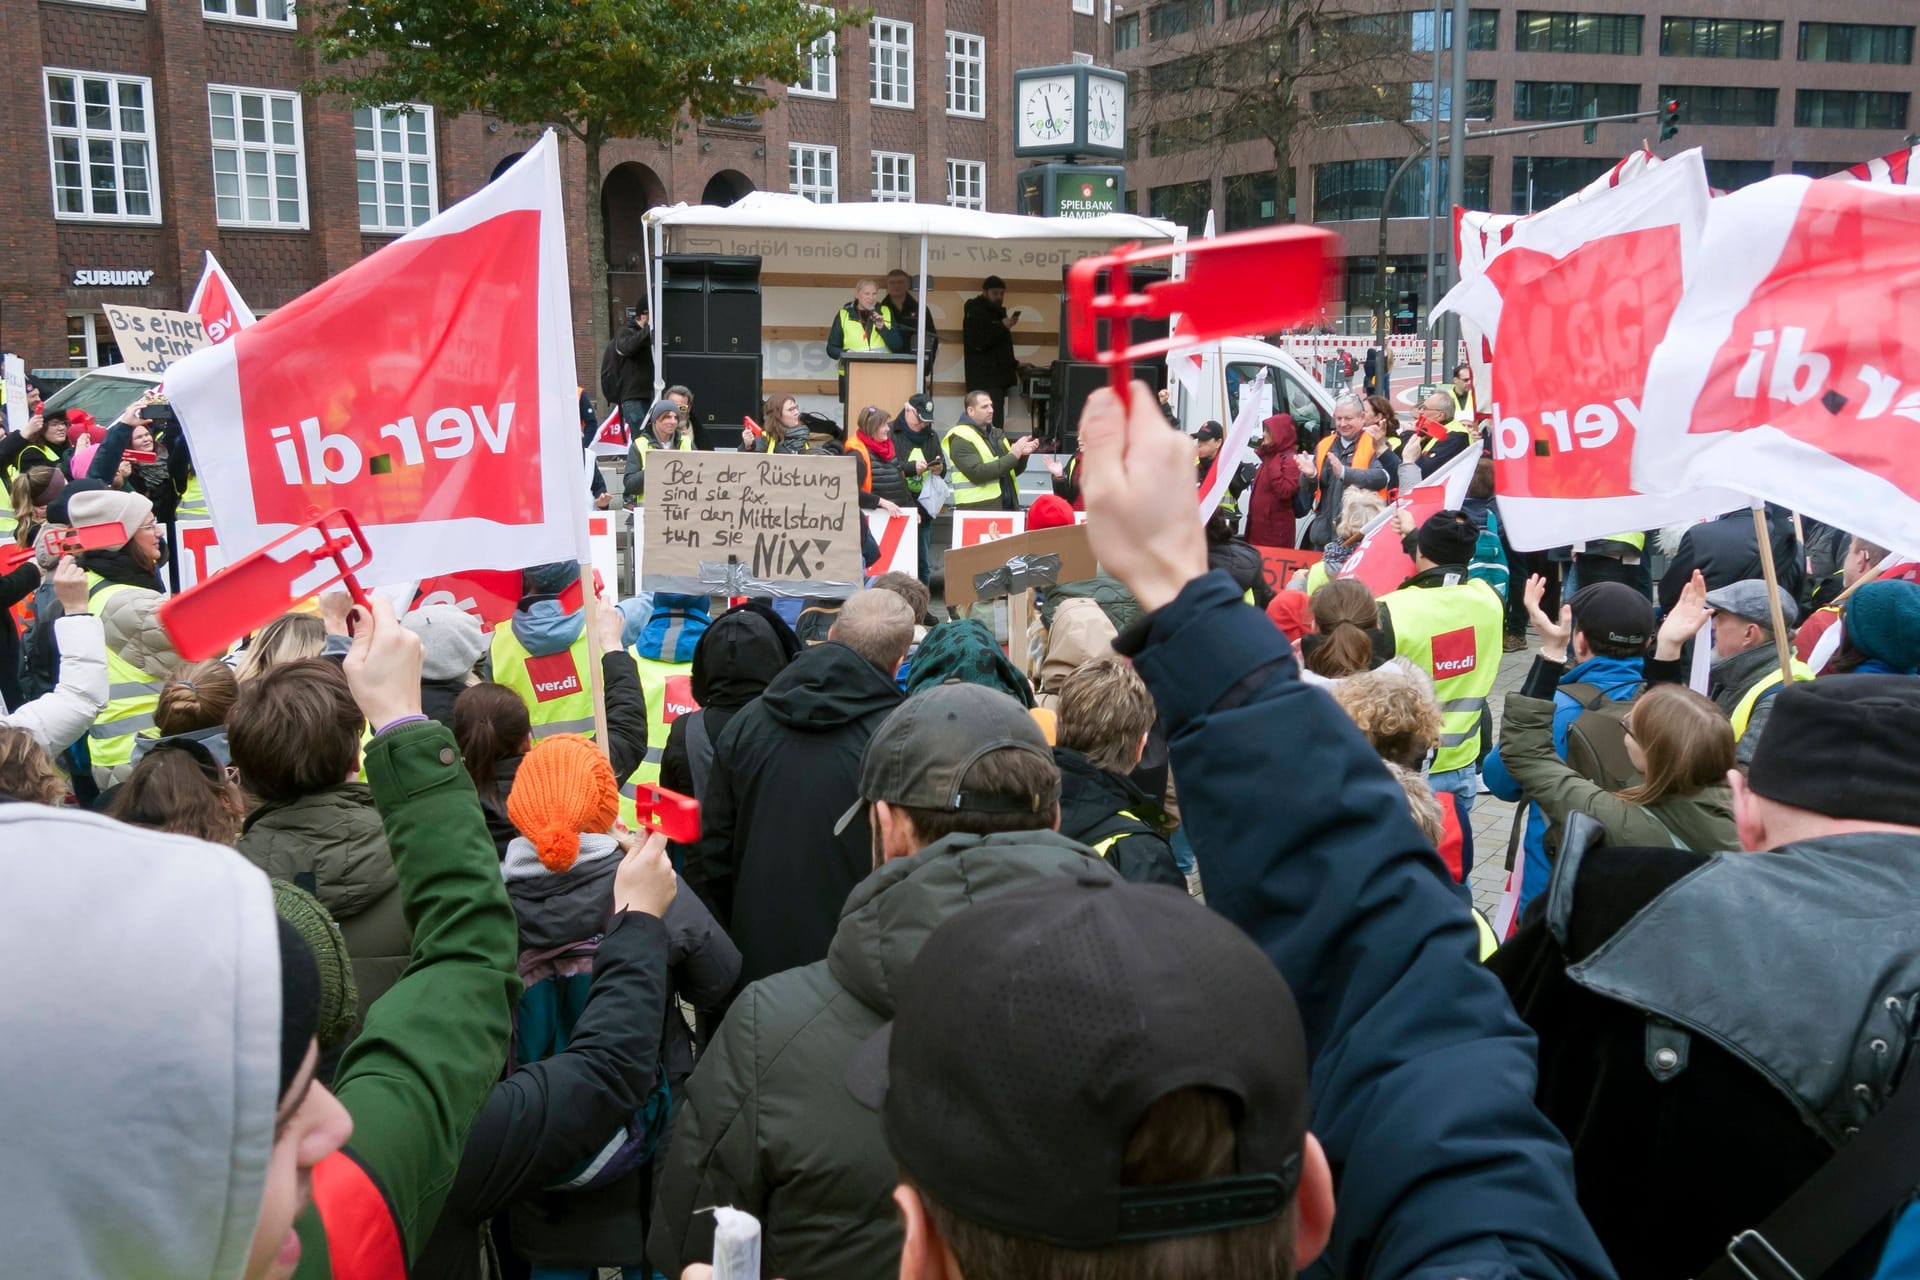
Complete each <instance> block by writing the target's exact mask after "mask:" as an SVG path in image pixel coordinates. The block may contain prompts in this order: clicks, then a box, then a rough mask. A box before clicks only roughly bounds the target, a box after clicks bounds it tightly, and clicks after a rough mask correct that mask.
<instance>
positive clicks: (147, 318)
mask: <svg viewBox="0 0 1920 1280" xmlns="http://www.w3.org/2000/svg"><path fill="white" fill-rule="evenodd" d="M101 310H103V311H105V312H106V313H107V327H108V328H109V329H111V330H113V345H114V346H116V347H119V348H120V358H121V359H122V360H124V361H126V364H127V369H128V371H129V372H131V373H145V374H151V375H153V376H155V377H158V376H159V375H160V374H163V373H165V372H166V371H167V366H168V365H170V364H172V363H173V362H174V361H175V360H178V359H180V358H181V357H183V356H189V355H192V354H193V353H194V352H196V351H198V350H199V349H200V348H202V347H204V346H206V345H207V330H206V326H205V325H203V324H201V323H200V317H199V316H190V315H188V314H187V313H186V312H184V311H155V310H153V309H152V308H151V307H116V306H113V305H111V304H109V305H107V306H104V307H102V308H101Z"/></svg>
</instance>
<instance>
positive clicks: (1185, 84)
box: [1133, 0, 1434, 222]
mask: <svg viewBox="0 0 1920 1280" xmlns="http://www.w3.org/2000/svg"><path fill="white" fill-rule="evenodd" d="M1215 4H1217V5H1218V6H1219V7H1220V12H1219V13H1218V14H1217V15H1215V14H1214V12H1213V6H1214V5H1215ZM1422 16H1423V15H1421V14H1419V13H1404V12H1391V13H1382V12H1379V11H1378V10H1377V9H1369V8H1363V7H1359V6H1357V5H1355V4H1354V3H1352V0H1161V3H1159V4H1157V5H1154V6H1152V7H1150V8H1148V9H1147V10H1146V11H1145V12H1144V13H1143V15H1142V21H1143V22H1145V23H1146V24H1148V25H1149V31H1148V32H1143V35H1152V34H1154V31H1153V28H1154V27H1155V26H1156V25H1157V26H1158V27H1159V28H1160V30H1159V35H1160V39H1159V40H1157V41H1156V42H1155V43H1156V47H1157V48H1160V49H1166V50H1172V51H1174V52H1175V53H1176V55H1177V56H1175V57H1174V58H1172V59H1170V60H1168V61H1165V62H1156V63H1154V64H1152V65H1150V66H1148V67H1146V68H1144V69H1143V75H1142V76H1141V77H1140V80H1141V81H1143V83H1137V84H1136V87H1135V90H1134V98H1135V102H1136V107H1135V109H1134V113H1133V114H1134V118H1135V120H1136V121H1138V122H1139V126H1140V128H1141V130H1142V134H1141V136H1142V137H1144V138H1146V139H1147V140H1148V145H1149V147H1150V148H1151V149H1152V153H1153V155H1154V157H1155V158H1156V159H1159V158H1162V157H1167V158H1171V159H1172V160H1173V161H1174V163H1173V166H1172V167H1173V170H1174V176H1179V175H1181V174H1186V175H1190V176H1189V177H1188V180H1189V181H1192V180H1198V179H1201V178H1205V179H1207V180H1209V181H1210V180H1211V179H1212V178H1213V177H1215V176H1220V175H1221V171H1222V169H1223V168H1224V167H1225V166H1226V165H1227V163H1228V160H1227V156H1228V153H1229V149H1230V148H1232V147H1235V146H1238V145H1240V144H1243V143H1248V142H1265V143H1266V144H1267V145H1268V147H1270V148H1271V151H1272V160H1271V161H1270V165H1271V169H1272V172H1273V177H1274V198H1275V203H1276V214H1277V220H1279V221H1283V222H1285V221H1291V220H1292V214H1291V212H1290V210H1289V207H1288V195H1289V193H1291V192H1292V191H1293V190H1294V189H1295V182H1294V171H1295V168H1296V161H1297V158H1298V154H1299V152H1300V150H1301V146H1302V140H1303V138H1304V136H1305V134H1306V132H1307V131H1308V130H1312V129H1331V128H1334V127H1336V126H1342V125H1362V124H1374V123H1383V122H1384V123H1389V124H1393V125H1395V126H1397V128H1398V130H1399V132H1400V133H1402V134H1403V135H1404V136H1405V138H1406V140H1407V141H1408V142H1409V143H1411V142H1412V141H1414V140H1417V139H1418V138H1420V137H1421V136H1423V135H1422V134H1420V133H1419V132H1418V131H1417V130H1415V129H1414V127H1413V126H1412V124H1411V123H1409V122H1410V121H1411V120H1412V119H1413V118H1414V117H1415V116H1416V115H1417V114H1419V100H1420V98H1421V97H1422V96H1423V95H1422V94H1421V92H1420V89H1419V87H1417V86H1421V85H1423V84H1425V83H1428V82H1430V75H1431V71H1430V67H1429V66H1427V65H1423V64H1424V57H1423V55H1421V54H1417V53H1416V52H1415V45H1416V44H1417V43H1418V40H1417V39H1416V38H1415V31H1416V23H1418V22H1419V20H1420V18H1421V17H1422ZM1209 17H1214V18H1217V20H1215V21H1207V20H1206V19H1207V18H1209ZM1182 26H1184V28H1185V29H1184V30H1183V31H1175V30H1170V28H1178V27H1182ZM1426 34H1427V38H1429V39H1430V38H1432V35H1433V33H1432V31H1431V29H1430V26H1429V28H1428V29H1427V32H1426ZM1428 49H1429V50H1430V49H1431V46H1430V45H1429V46H1428ZM1431 107H1432V103H1431V102H1430V101H1428V102H1427V104H1426V108H1427V109H1426V114H1425V117H1424V118H1427V119H1431V118H1432V116H1433V114H1434V112H1433V111H1432V110H1431ZM1343 132H1344V131H1343Z"/></svg>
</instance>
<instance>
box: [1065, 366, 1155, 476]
mask: <svg viewBox="0 0 1920 1280" xmlns="http://www.w3.org/2000/svg"><path fill="white" fill-rule="evenodd" d="M1133 376H1134V378H1135V379H1136V380H1138V381H1140V382H1144V383H1146V384H1147V386H1148V387H1150V388H1151V389H1153V390H1154V391H1156V392H1157V391H1159V390H1160V388H1161V387H1162V386H1164V385H1165V384H1166V376H1167V365H1166V361H1164V360H1141V361H1139V362H1137V363H1135V365H1134V366H1133ZM1106 385H1107V369H1106V366H1105V365H1099V364H1094V363H1093V362H1092V361H1082V360H1056V361H1054V364H1053V412H1052V414H1051V415H1050V416H1049V418H1048V422H1049V424H1050V425H1049V427H1048V431H1047V435H1048V437H1049V438H1050V439H1053V440H1057V441H1058V442H1059V451H1060V452H1061V453H1073V452H1075V451H1076V450H1077V449H1079V447H1080V411H1081V410H1082V409H1085V408H1086V407H1087V397H1088V396H1090V395H1092V394H1093V393H1094V391H1095V389H1097V388H1099V387H1104V386H1106Z"/></svg>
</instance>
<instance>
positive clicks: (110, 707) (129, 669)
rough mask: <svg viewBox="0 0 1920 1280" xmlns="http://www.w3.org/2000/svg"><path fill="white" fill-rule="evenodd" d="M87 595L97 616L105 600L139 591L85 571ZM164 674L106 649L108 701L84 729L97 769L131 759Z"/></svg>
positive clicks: (150, 723)
mask: <svg viewBox="0 0 1920 1280" xmlns="http://www.w3.org/2000/svg"><path fill="white" fill-rule="evenodd" d="M87 579H88V586H87V597H88V600H89V601H90V606H89V607H90V608H91V609H92V611H93V613H94V614H95V615H96V616H99V615H103V614H104V613H105V612H106V607H107V602H108V601H109V600H111V599H113V597H114V596H116V595H118V594H119V593H120V592H122V591H141V590H145V588H143V587H136V586H134V585H132V584H131V583H126V582H108V581H107V580H106V579H105V578H102V577H101V576H100V575H99V574H97V573H93V572H91V571H89V572H88V574H87ZM166 682H167V680H166V677H165V676H150V675H148V674H147V673H146V672H145V671H142V670H141V669H140V668H139V667H136V666H134V665H133V664H132V663H131V662H128V661H127V660H126V659H125V658H123V657H121V656H120V655H119V653H117V652H116V651H115V650H113V649H112V648H108V650H107V705H106V706H105V707H104V708H103V709H102V710H101V712H100V714H99V715H98V716H97V717H95V718H94V722H93V727H92V728H90V729H88V730H87V754H88V756H89V758H90V759H91V760H92V761H93V766H94V768H96V769H112V768H115V767H117V766H119V765H123V764H126V763H128V762H129V761H131V760H132V759H133V740H134V738H136V737H137V736H139V733H140V731H141V730H142V729H150V728H152V727H153V713H154V711H155V710H156V709H157V708H158V707H159V705H160V686H162V685H164V684H165V683H166Z"/></svg>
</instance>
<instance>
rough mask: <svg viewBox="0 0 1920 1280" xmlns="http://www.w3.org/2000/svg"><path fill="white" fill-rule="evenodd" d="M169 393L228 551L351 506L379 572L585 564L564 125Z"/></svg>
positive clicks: (174, 374)
mask: <svg viewBox="0 0 1920 1280" xmlns="http://www.w3.org/2000/svg"><path fill="white" fill-rule="evenodd" d="M167 388H168V392H169V394H170V396H171V398H172V400H173V403H174V405H175V406H176V408H177V409H178V411H179V416H180V421H181V424H182V426H183V427H184V428H185V430H186V433H187V441H188V444H189V445H190V446H191V448H192V450H193V459H194V464H195V467H196V469H197V470H198V472H199V474H200V478H201V482H202V484H203V485H204V487H205V489H206V495H207V504H208V506H209V508H210V509H211V512H212V515H213V522H214V527H215V529H216V530H217V531H218V533H219V535H220V542H221V545H222V547H223V548H225V549H226V551H227V554H228V555H229V556H230V557H235V558H237V557H239V556H242V555H245V554H247V553H248V552H250V551H253V550H255V549H256V548H258V547H261V546H263V545H265V544H266V543H268V542H270V541H272V540H273V539H274V538H275V537H277V536H279V535H281V534H283V533H285V532H286V531H287V530H288V529H290V528H292V527H293V526H294V525H296V524H298V523H300V522H301V521H302V520H304V519H305V518H306V517H307V513H308V512H309V510H310V509H312V508H316V507H318V508H321V509H323V510H324V509H327V508H331V507H345V508H346V509H347V510H349V511H351V512H353V514H354V515H355V516H356V517H357V518H358V519H359V521H360V525H361V528H362V529H363V530H364V531H365V532H366V536H367V541H368V543H369V545H370V547H371V549H372V561H371V563H370V565H369V566H368V569H367V571H366V572H365V573H364V574H362V575H361V578H362V581H363V582H365V583H366V584H367V585H369V586H380V585H385V584H387V583H392V582H399V581H404V580H408V579H423V578H431V577H435V576H437V575H440V574H446V573H458V572H462V571H465V570H469V569H516V568H521V567H524V566H526V565H530V564H539V563H542V562H545V561H553V560H584V559H586V558H587V555H588V545H587V492H586V486H585V485H584V484H583V483H582V482H581V478H580V471H581V457H580V413H579V399H578V393H577V392H576V390H575V385H574V353H573V323H572V316H571V308H570V305H569V297H568V289H567V256H566V241H565V231H564V224H563V221H562V217H561V208H560V164H559V151H558V144H557V143H556V142H555V140H554V137H553V135H552V134H551V133H549V134H548V135H547V136H545V137H544V138H542V139H541V140H540V142H539V143H538V144H537V145H535V146H534V147H533V148H532V149H531V150H529V151H528V152H527V154H526V155H525V156H523V157H522V158H521V159H520V161H519V162H518V163H516V164H515V165H514V166H513V167H512V168H511V169H509V170H508V171H507V172H506V173H504V174H502V175H501V176H500V177H499V178H498V179H497V180H495V181H494V182H492V183H490V184H489V185H487V186H485V187H483V188H481V189H480V190H479V191H477V192H475V193H474V194H473V195H471V196H469V197H468V198H467V199H465V200H463V201H461V202H460V203H459V204H456V205H454V206H452V207H451V208H449V209H446V210H445V211H443V212H442V213H441V214H440V216H438V217H436V218H434V219H432V220H431V221H429V222H427V223H426V224H424V225H423V226H420V227H418V228H416V229H415V230H413V231H411V232H409V233H408V234H406V235H404V236H402V237H401V238H400V239H398V240H396V241H394V242H393V243H392V244H390V245H388V246H387V247H386V248H384V249H381V250H380V251H379V252H378V253H375V254H374V255H373V256H371V257H369V258H366V259H364V260H362V261H360V262H358V263H356V264H354V265H353V266H351V267H349V268H347V270H345V271H343V272H341V273H340V274H339V275H337V276H335V277H333V278H332V279H331V280H328V281H327V282H326V283H325V284H322V285H320V286H319V287H318V288H315V289H313V290H311V291H310V292H308V293H305V294H303V295H301V296H300V297H299V298H296V299H295V300H294V301H292V302H290V303H288V304H287V305H286V306H284V307H282V308H280V309H279V310H277V311H275V312H274V313H273V314H272V315H269V316H268V317H267V318H266V319H265V320H262V321H260V322H259V323H257V324H255V325H252V326H251V327H248V328H245V329H242V330H241V331H240V332H239V333H238V334H237V335H235V336H234V337H233V338H232V339H231V340H230V341H227V342H223V343H221V344H219V345H218V346H211V347H207V348H204V349H203V350H201V351H198V352H195V353H194V355H193V356H191V357H189V358H187V359H185V360H182V361H181V362H180V363H178V364H176V365H174V366H173V367H172V368H171V369H169V370H168V371H167Z"/></svg>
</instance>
